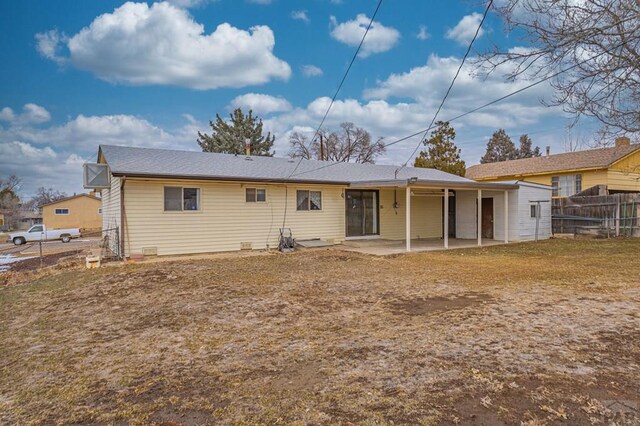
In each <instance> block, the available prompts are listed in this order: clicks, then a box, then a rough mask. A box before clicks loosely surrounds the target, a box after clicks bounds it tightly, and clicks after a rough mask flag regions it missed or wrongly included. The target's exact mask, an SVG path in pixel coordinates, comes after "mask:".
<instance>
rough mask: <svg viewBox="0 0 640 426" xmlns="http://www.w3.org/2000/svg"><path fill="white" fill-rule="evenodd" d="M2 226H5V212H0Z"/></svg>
mask: <svg viewBox="0 0 640 426" xmlns="http://www.w3.org/2000/svg"><path fill="white" fill-rule="evenodd" d="M0 226H4V213H0Z"/></svg>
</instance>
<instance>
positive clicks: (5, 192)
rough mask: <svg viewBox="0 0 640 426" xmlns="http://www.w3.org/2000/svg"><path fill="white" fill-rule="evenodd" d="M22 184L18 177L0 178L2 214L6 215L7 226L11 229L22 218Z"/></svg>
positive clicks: (0, 206) (0, 209)
mask: <svg viewBox="0 0 640 426" xmlns="http://www.w3.org/2000/svg"><path fill="white" fill-rule="evenodd" d="M21 183H22V180H21V179H20V178H19V177H18V176H16V175H11V176H9V177H8V178H0V213H2V214H3V215H4V221H5V225H7V226H9V227H11V228H12V227H14V226H15V225H16V221H17V220H18V219H19V217H20V197H18V189H20V184H21Z"/></svg>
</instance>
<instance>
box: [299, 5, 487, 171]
mask: <svg viewBox="0 0 640 426" xmlns="http://www.w3.org/2000/svg"><path fill="white" fill-rule="evenodd" d="M491 1H493V0H491ZM381 5H382V0H378V4H377V6H376V8H375V10H374V11H373V15H371V20H369V25H367V29H366V30H365V32H364V34H363V35H362V39H361V40H360V44H358V48H357V49H356V51H355V52H354V53H353V57H352V58H351V62H349V66H348V67H347V69H346V70H345V72H344V75H343V76H342V80H340V84H338V87H337V89H336V92H335V93H334V94H333V97H332V98H331V102H330V103H329V107H328V108H327V110H326V111H325V113H324V116H323V117H322V120H320V124H319V125H318V127H317V128H316V131H315V132H314V133H313V137H312V138H311V143H312V144H313V141H314V140H315V139H316V137H317V136H318V133H319V132H320V129H321V128H322V125H323V124H324V122H325V120H326V119H327V116H328V115H329V111H331V107H333V104H334V103H335V101H336V98H337V97H338V93H340V90H341V89H342V86H343V85H344V82H345V80H346V79H347V76H348V75H349V71H351V67H352V66H353V63H354V62H355V60H356V58H357V57H358V54H359V53H360V49H362V45H363V44H364V40H365V39H366V38H367V34H369V30H370V29H371V26H372V25H373V20H374V19H375V18H376V15H377V14H378V10H380V6H381ZM301 162H302V157H300V160H299V161H298V164H296V167H295V168H294V169H293V171H292V172H291V174H290V175H289V177H291V176H293V174H294V173H295V172H296V170H298V167H300V163H301Z"/></svg>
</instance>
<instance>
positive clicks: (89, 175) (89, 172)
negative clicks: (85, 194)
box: [83, 163, 110, 189]
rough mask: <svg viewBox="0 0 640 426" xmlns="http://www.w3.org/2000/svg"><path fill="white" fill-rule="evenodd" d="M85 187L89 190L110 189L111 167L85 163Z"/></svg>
mask: <svg viewBox="0 0 640 426" xmlns="http://www.w3.org/2000/svg"><path fill="white" fill-rule="evenodd" d="M83 169H84V170H83V171H84V173H83V175H84V176H83V177H84V185H83V186H84V187H85V188H87V189H102V188H109V186H110V183H109V166H107V165H106V164H96V163H85V164H84V165H83Z"/></svg>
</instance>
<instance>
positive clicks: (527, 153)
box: [518, 134, 541, 158]
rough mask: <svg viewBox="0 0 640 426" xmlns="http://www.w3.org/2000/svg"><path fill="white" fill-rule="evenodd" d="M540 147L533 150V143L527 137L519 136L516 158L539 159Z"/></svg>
mask: <svg viewBox="0 0 640 426" xmlns="http://www.w3.org/2000/svg"><path fill="white" fill-rule="evenodd" d="M540 155H541V153H540V147H539V146H536V147H535V148H533V141H531V138H530V137H529V135H526V134H524V135H520V148H519V149H518V158H531V157H540Z"/></svg>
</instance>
